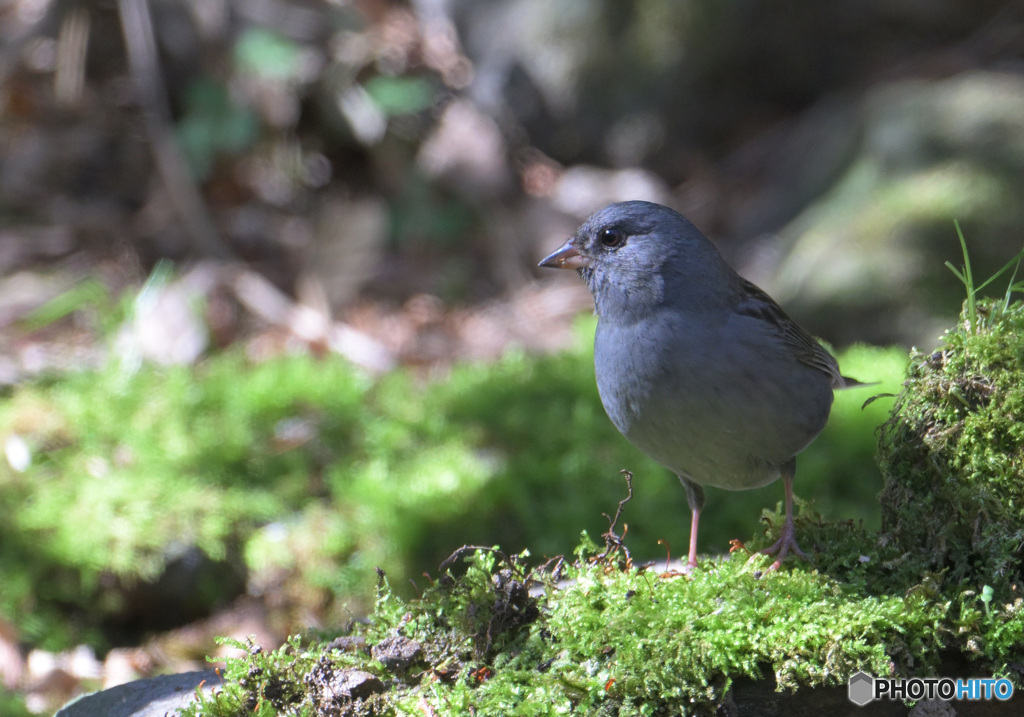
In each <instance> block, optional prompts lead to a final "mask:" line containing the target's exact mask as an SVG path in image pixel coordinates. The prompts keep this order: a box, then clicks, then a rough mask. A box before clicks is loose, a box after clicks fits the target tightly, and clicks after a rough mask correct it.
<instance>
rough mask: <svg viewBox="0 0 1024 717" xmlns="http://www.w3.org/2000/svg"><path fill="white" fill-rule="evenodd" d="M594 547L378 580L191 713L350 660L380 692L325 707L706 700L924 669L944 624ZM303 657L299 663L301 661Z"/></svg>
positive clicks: (818, 589)
mask: <svg viewBox="0 0 1024 717" xmlns="http://www.w3.org/2000/svg"><path fill="white" fill-rule="evenodd" d="M861 547H863V546H861ZM595 552H596V548H595V547H594V546H593V545H592V544H590V543H585V547H583V548H582V549H581V550H580V552H579V559H578V560H577V562H575V563H574V564H573V565H561V564H559V565H552V564H551V563H549V564H547V565H546V566H544V567H543V568H540V569H535V570H534V571H532V572H531V571H528V570H527V569H526V567H525V566H524V562H523V559H522V556H516V557H512V558H509V557H506V556H504V555H503V554H501V553H500V552H497V551H493V552H492V551H480V552H477V553H476V554H475V555H474V556H471V557H470V559H469V560H468V563H469V567H468V570H466V572H465V573H464V574H462V575H461V576H458V577H454V576H452V575H451V574H446V575H445V577H443V578H442V579H440V580H438V581H437V582H436V583H435V584H434V585H433V586H431V587H430V588H428V589H427V590H426V591H425V592H424V594H423V595H422V597H421V598H418V599H415V600H411V601H406V600H403V599H401V598H399V597H398V596H396V595H395V594H394V593H393V592H392V591H391V590H390V589H389V588H388V587H387V585H386V584H384V586H383V587H382V591H381V594H380V598H379V600H378V603H377V608H376V611H375V613H374V615H373V617H372V618H371V621H370V622H369V624H368V625H362V626H356V627H355V629H354V633H355V636H354V637H349V638H344V639H342V640H340V641H339V640H335V641H327V640H323V641H319V642H316V641H315V642H314V643H313V644H311V645H309V646H307V647H302V646H300V645H299V643H298V642H294V641H293V643H292V644H291V645H289V646H286V647H285V648H282V650H283V651H284V652H286V653H288V657H286V658H285V657H282V658H281V661H282V663H283V664H282V666H280V667H277V668H273V667H272V666H270V667H268V665H266V664H263V665H262V666H261V667H260V669H257V670H254V667H253V666H254V664H255V663H254V657H253V651H252V650H251V649H250V651H249V653H248V654H247V656H246V657H243V658H239V659H236V660H231V661H229V664H228V669H227V671H226V675H227V686H226V687H225V689H224V691H223V692H222V693H221V694H220V695H219V696H218V697H216V698H211V699H209V700H207V701H206V702H205V703H204V704H202V705H199V706H196V707H193V708H192V710H191V711H189V712H187V713H186V714H190V715H218V716H224V715H238V714H243V713H245V712H244V709H243V707H244V706H246V705H248V706H249V708H251V707H252V705H253V704H255V702H256V700H257V699H258V697H259V695H261V694H263V693H265V692H266V690H267V689H268V685H273V684H277V682H275V681H280V680H281V679H282V676H284V677H287V678H288V680H289V684H291V685H293V686H294V685H306V687H305V688H303V689H300V690H299V691H298V692H291V693H290V694H291V695H292V698H291V702H290V703H289V705H288V709H289V710H291V712H290V713H292V714H300V715H302V714H309V715H312V714H317V712H316V711H315V710H316V709H318V708H319V709H323V707H324V705H323V704H320V705H319V706H317V705H316V700H317V694H318V693H317V691H316V689H314V688H315V684H316V683H317V682H324V681H326V682H330V681H331V680H332V678H331V677H330V676H329V674H330V673H331V672H333V673H334V674H339V673H343V672H344V671H346V670H351V669H359V670H363V671H365V672H368V673H371V674H373V675H377V676H378V677H379V679H380V681H381V686H380V691H379V692H378V693H376V694H375V695H374V696H373V699H372V700H361V699H347V698H346V699H339V700H337V701H336V702H335V703H334V704H333V705H332V706H331V707H332V708H333V709H334V710H335V711H334V712H330V711H327V712H320V713H326V714H351V715H362V714H376V715H381V714H389V715H390V714H401V715H405V714H408V715H413V714H422V713H423V711H424V709H423V705H424V704H427V705H430V706H431V707H432V708H433V709H434V710H437V712H438V713H439V714H480V715H505V714H531V715H533V714H535V715H556V714H570V713H571V714H617V715H642V714H712V713H714V712H715V710H716V708H717V706H719V705H720V704H721V703H722V702H723V701H724V700H725V699H726V694H727V692H728V691H729V689H730V687H731V685H732V684H733V682H734V681H735V680H736V679H738V678H740V677H744V676H746V677H751V678H755V679H761V678H768V679H771V678H774V679H775V680H776V682H777V684H778V686H779V689H781V690H783V691H789V690H793V689H796V688H798V687H814V686H822V685H841V684H844V683H845V682H846V681H847V680H848V678H849V676H850V675H851V674H853V673H854V672H856V671H858V670H866V671H868V672H871V673H873V674H875V675H890V674H899V675H907V674H926V675H927V674H934V671H935V670H936V669H937V664H938V662H939V658H940V655H941V654H942V650H943V649H944V648H945V647H946V645H947V644H948V642H949V639H950V634H951V629H952V627H953V626H952V625H951V624H950V623H949V622H948V621H947V618H946V616H947V607H948V606H947V605H946V604H945V603H944V602H943V601H942V600H937V599H934V596H929V595H927V594H926V593H925V592H924V591H913V592H911V593H909V594H906V595H890V596H880V595H868V594H865V593H864V592H863V591H862V590H861V589H860V588H859V587H857V586H851V585H850V584H847V583H844V582H841V581H838V580H836V579H834V578H832V577H829V576H826V575H823V574H821V573H819V572H817V571H802V570H793V571H781V572H777V573H769V574H762V572H761V570H762V569H763V568H764V567H765V566H766V564H767V559H762V558H761V557H757V558H755V559H753V560H750V559H748V557H747V555H746V554H741V553H736V554H734V555H733V556H732V557H731V558H726V559H723V560H721V561H714V562H709V563H706V564H704V565H702V566H701V567H700V568H699V569H698V570H697V571H696V572H695V573H694V574H693V575H692V576H691V577H685V576H682V575H679V574H677V573H667V574H664V573H661V572H660V571H659V569H658V568H656V567H646V568H637V567H635V566H633V565H631V564H630V563H629V562H628V561H626V560H624V559H623V557H622V555H621V554H618V555H615V554H613V555H612V556H611V557H610V558H605V559H599V558H596V557H594V554H595ZM556 578H563V579H564V580H566V581H568V582H562V583H558V584H556ZM530 584H534V585H535V586H537V589H536V590H535V591H534V596H533V597H531V595H530V594H528V593H527V586H528V585H530ZM541 586H543V588H541ZM1015 624H1018V625H1019V624H1020V623H1019V620H1018V621H1017V622H1016V623H1015ZM1004 625H1009V623H1008V622H1007V623H1004ZM389 639H392V640H393V639H403V640H406V641H409V643H411V644H415V645H416V646H417V648H418V650H419V651H418V652H417V654H418V655H419V658H418V660H417V661H416V662H415V663H414V664H413V665H412V666H410V667H409V668H408V669H403V670H395V669H389V668H388V667H386V664H387V663H386V662H382V661H381V660H380V659H377V656H378V655H379V653H378V651H377V648H376V647H375V646H380V645H382V644H386V641H387V640H389ZM257 654H259V655H262V654H263V653H257ZM300 656H301V658H300ZM260 659H263V658H262V657H261V658H260ZM300 660H301V662H302V663H303V664H305V665H307V666H308V667H309V669H308V670H307V671H305V672H299V673H296V672H295V671H294V668H293V667H292V666H293V665H294V664H296V662H297V661H300ZM314 665H315V666H316V669H317V670H320V671H319V672H315V671H314V670H313V666H314ZM324 670H326V673H325V672H324ZM255 673H259V675H260V678H259V679H257V680H253V679H252V675H253V674H255ZM311 675H312V676H311ZM275 689H276V691H278V692H280V691H281V689H280V688H275ZM428 713H429V712H428Z"/></svg>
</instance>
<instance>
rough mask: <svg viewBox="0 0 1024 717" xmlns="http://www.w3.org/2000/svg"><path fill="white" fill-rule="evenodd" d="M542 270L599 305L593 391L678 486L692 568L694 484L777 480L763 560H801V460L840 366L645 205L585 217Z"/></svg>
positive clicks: (691, 237) (839, 380) (737, 485)
mask: <svg viewBox="0 0 1024 717" xmlns="http://www.w3.org/2000/svg"><path fill="white" fill-rule="evenodd" d="M540 265H541V266H547V267H554V268H560V269H576V270H577V271H578V272H579V274H580V276H581V277H583V280H584V281H586V283H587V286H588V287H589V288H590V292H591V293H592V294H593V296H594V305H595V307H596V309H597V316H598V322H597V334H596V336H595V338H594V365H595V368H596V372H597V390H598V393H599V394H600V396H601V403H603V404H604V408H605V411H606V412H607V413H608V417H609V418H611V420H612V423H614V424H615V427H616V428H618V429H619V431H620V432H621V433H622V435H624V436H625V437H626V438H627V439H629V441H630V442H631V443H633V445H635V446H636V447H637V448H639V449H640V450H641V451H643V452H644V453H646V454H647V455H649V456H650V457H651V458H653V459H654V460H655V461H657V462H658V463H660V464H661V465H663V466H665V467H666V468H668V469H669V470H671V471H672V472H674V473H675V474H676V475H677V476H679V480H680V481H681V482H682V484H683V487H684V488H686V497H687V500H688V502H689V505H690V510H691V512H692V520H691V524H690V551H689V556H688V560H687V564H688V567H689V568H690V569H692V568H693V567H694V566H696V564H697V525H698V521H699V519H700V512H701V509H702V508H703V507H704V489H703V487H702V486H706V485H709V486H716V487H718V488H725V489H727V490H747V489H750V488H758V487H760V486H763V485H767V484H768V483H771V482H772V481H774V480H776V479H777V478H778V477H779V476H782V480H783V482H784V484H785V489H786V520H785V522H784V523H783V525H782V531H781V534H780V535H779V539H778V541H777V542H776V543H775V544H774V545H772V546H771V547H769V548H767V549H765V550H764V551H763V552H765V553H767V554H769V555H775V556H777V557H776V560H775V562H774V563H773V565H772V568H778V567H779V565H781V563H782V561H783V560H785V558H786V556H787V555H788V554H789V553H790V552H792V553H796V554H797V555H799V556H801V557H803V558H806V557H807V556H806V555H805V554H804V552H803V551H802V550H800V547H799V545H797V542H796V537H795V533H794V527H793V476H794V474H795V472H796V455H797V454H798V453H799V452H800V451H802V450H803V449H804V448H806V447H807V445H808V444H809V443H810V442H811V441H812V440H814V438H815V437H817V435H818V434H819V433H820V432H821V430H822V428H824V427H825V422H826V421H827V420H828V414H829V409H830V408H831V406H832V391H833V389H835V388H840V387H843V386H846V385H847V383H848V382H851V383H856V382H854V381H853V380H852V379H846V378H844V377H843V376H842V375H841V374H840V373H839V366H838V364H837V363H836V360H835V359H834V358H833V357H832V355H831V354H829V352H828V351H826V350H825V349H824V348H822V346H821V345H820V344H819V343H818V342H817V341H815V340H814V339H813V338H811V337H810V336H809V335H808V334H807V333H806V332H805V331H804V330H803V329H801V328H800V327H799V326H797V325H796V324H795V323H794V322H793V320H792V319H790V318H789V317H788V316H786V314H785V313H784V312H783V311H782V309H781V308H779V305H778V304H776V303H775V301H774V300H772V298H771V297H770V296H768V295H767V294H766V293H765V292H763V291H762V290H761V289H759V288H758V287H756V286H754V285H753V284H752V283H750V282H749V281H747V280H746V279H744V278H743V277H741V276H740V275H739V274H737V273H736V272H735V271H733V270H732V268H731V267H730V266H729V265H728V264H726V263H725V260H724V259H722V256H721V255H720V254H719V253H718V250H717V249H716V248H715V247H714V245H713V244H712V243H711V242H710V241H709V240H708V239H707V238H706V237H705V236H704V235H703V234H701V233H700V231H699V230H698V229H697V228H696V227H695V226H693V224H691V223H690V222H689V221H688V220H687V219H686V218H685V217H683V216H682V215H680V214H678V213H676V212H674V211H673V210H671V209H669V208H668V207H663V206H661V205H659V204H651V203H650V202H622V203H620V204H613V205H611V206H610V207H607V208H605V209H602V210H601V211H599V212H597V213H596V214H594V215H592V216H591V217H590V218H589V219H587V221H586V222H585V223H584V224H583V226H581V227H580V228H579V229H578V230H577V231H576V233H575V234H574V235H573V236H572V238H571V239H569V240H568V241H567V242H566V243H565V244H563V245H562V246H561V247H560V248H559V249H558V250H557V251H555V252H554V253H553V254H551V255H550V256H548V257H547V258H546V259H544V260H543V261H542V262H541V263H540Z"/></svg>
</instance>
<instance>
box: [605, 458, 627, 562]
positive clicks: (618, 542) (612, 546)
mask: <svg viewBox="0 0 1024 717" xmlns="http://www.w3.org/2000/svg"><path fill="white" fill-rule="evenodd" d="M621 473H622V475H624V476H625V477H626V489H627V490H628V491H629V493H628V494H627V495H626V497H625V498H623V499H622V500H620V501H619V507H618V508H616V509H615V516H614V517H610V516H609V515H608V514H607V513H601V515H603V516H604V517H605V518H608V532H607V533H605V534H604V535H602V536H601V537H602V538H604V552H603V553H601V554H600V555H598V556H597V558H598V560H604V559H605V558H607V557H608V556H609V555H611V554H612V553H614V552H616V551H618V550H621V551H622V552H623V554H625V556H626V561H627V562H629V561H631V560H632V556H631V555H630V554H629V550H628V549H627V548H626V546H625V544H623V542H622V541H623V539H624V538H625V537H626V533H627V532H628V531H629V526H628V525H626V526H625V527H623V529H622V537H621V538H620V537H619V536H618V535H616V534H615V524H616V523H618V522H619V516H621V515H622V510H623V509H624V508H625V507H626V503H628V502H629V501H631V500H633V474H632V473H630V472H629V471H628V470H625V469H623V470H622V471H621Z"/></svg>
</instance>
